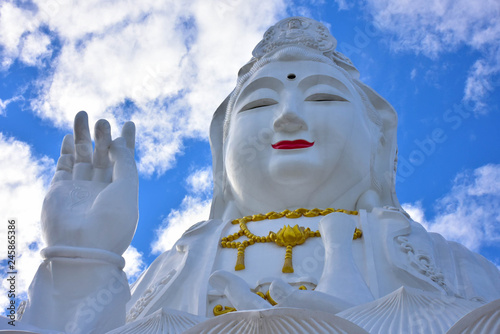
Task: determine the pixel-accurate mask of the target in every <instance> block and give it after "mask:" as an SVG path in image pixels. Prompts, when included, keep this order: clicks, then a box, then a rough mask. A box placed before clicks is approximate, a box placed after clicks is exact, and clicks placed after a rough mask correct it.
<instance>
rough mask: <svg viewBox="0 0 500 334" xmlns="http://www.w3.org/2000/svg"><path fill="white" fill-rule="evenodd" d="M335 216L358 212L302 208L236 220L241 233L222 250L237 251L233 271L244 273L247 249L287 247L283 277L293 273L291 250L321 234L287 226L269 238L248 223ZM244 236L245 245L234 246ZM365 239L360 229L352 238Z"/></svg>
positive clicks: (231, 237) (223, 243)
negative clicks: (258, 245)
mask: <svg viewBox="0 0 500 334" xmlns="http://www.w3.org/2000/svg"><path fill="white" fill-rule="evenodd" d="M333 212H342V213H345V214H348V215H357V214H358V212H357V211H349V210H343V209H332V208H328V209H325V210H320V209H312V210H308V209H304V208H300V209H297V210H294V211H290V210H285V211H282V212H274V211H271V212H268V213H266V214H265V215H264V214H257V215H253V216H245V217H243V218H239V219H235V220H233V221H232V224H234V225H236V224H239V225H240V230H239V231H238V232H236V233H234V234H230V235H228V236H227V237H224V238H222V240H221V246H222V248H236V249H237V250H238V253H237V258H236V266H235V267H234V270H243V269H245V249H246V248H247V247H248V246H251V245H253V244H255V243H256V242H257V243H264V242H274V243H275V244H276V245H278V246H281V247H286V252H285V263H284V265H283V269H282V272H283V273H293V263H292V249H293V247H295V246H297V245H302V244H303V243H304V242H305V241H306V240H307V239H308V238H312V237H320V236H321V234H320V233H319V231H311V229H310V228H304V227H302V226H298V225H295V226H294V227H290V225H285V226H283V228H281V229H280V230H279V231H278V232H277V233H275V232H273V231H270V232H269V234H268V235H267V236H256V235H255V234H253V233H252V232H250V230H249V229H248V227H247V223H248V222H251V221H261V220H265V219H279V218H283V217H286V218H291V219H294V218H299V217H318V216H326V215H328V214H330V213H333ZM243 235H245V236H246V237H247V240H245V241H243V242H235V241H233V240H236V239H238V238H239V237H241V236H243ZM361 236H362V232H361V230H360V229H358V228H356V230H355V231H354V235H353V240H356V239H358V238H360V237H361Z"/></svg>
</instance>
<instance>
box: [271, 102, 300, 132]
mask: <svg viewBox="0 0 500 334" xmlns="http://www.w3.org/2000/svg"><path fill="white" fill-rule="evenodd" d="M274 130H275V131H276V132H296V131H301V130H307V124H306V122H305V121H304V119H303V118H302V117H301V116H300V115H299V114H297V112H296V111H295V110H294V109H293V108H289V107H288V108H286V109H285V110H284V111H283V112H282V113H281V114H280V115H278V117H277V118H276V120H275V121H274Z"/></svg>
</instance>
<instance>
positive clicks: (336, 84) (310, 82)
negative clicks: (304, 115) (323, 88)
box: [298, 74, 352, 96]
mask: <svg viewBox="0 0 500 334" xmlns="http://www.w3.org/2000/svg"><path fill="white" fill-rule="evenodd" d="M320 84H323V85H328V86H331V87H332V88H335V89H338V90H339V91H340V92H342V93H344V94H347V95H348V96H352V93H351V91H350V90H349V88H347V86H346V85H345V84H344V83H343V82H342V81H340V80H339V79H336V78H334V77H331V76H329V75H323V74H314V75H310V76H308V77H305V78H304V79H302V80H301V81H300V82H299V85H298V87H299V88H300V89H302V90H306V89H308V88H310V87H313V86H316V85H320Z"/></svg>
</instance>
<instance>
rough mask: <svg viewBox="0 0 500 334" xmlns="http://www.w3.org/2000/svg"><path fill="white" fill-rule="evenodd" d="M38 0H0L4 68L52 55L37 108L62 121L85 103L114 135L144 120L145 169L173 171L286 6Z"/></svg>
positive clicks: (277, 0)
mask: <svg viewBox="0 0 500 334" xmlns="http://www.w3.org/2000/svg"><path fill="white" fill-rule="evenodd" d="M33 2H34V4H35V6H34V8H30V9H27V8H19V7H16V5H14V2H5V3H4V4H3V5H1V7H0V10H1V14H2V20H1V21H2V23H1V24H0V43H2V45H1V46H2V47H3V51H2V53H3V54H2V55H3V56H4V57H5V59H6V60H5V61H4V63H5V64H4V65H3V68H7V67H8V66H10V64H12V62H13V61H14V60H16V59H18V60H19V61H21V62H24V63H25V64H27V65H33V66H36V65H39V64H41V60H42V59H46V63H48V64H46V66H48V69H49V70H47V71H44V72H43V74H42V75H41V76H40V77H39V78H38V81H37V85H36V86H37V87H38V94H37V95H36V96H35V97H34V99H33V100H32V101H31V106H32V109H33V110H34V111H35V112H36V113H37V114H38V115H39V116H40V117H41V118H43V119H46V120H50V121H51V122H52V123H53V124H55V125H56V126H58V127H63V128H69V127H70V125H71V123H72V119H73V117H74V115H75V113H76V112H77V111H79V110H82V109H83V110H86V111H87V112H88V113H89V116H90V121H91V122H93V121H96V120H97V119H99V118H107V119H108V120H110V123H111V125H112V126H113V128H114V129H115V130H114V131H115V133H118V125H120V124H123V122H124V121H125V120H128V119H131V120H133V121H134V122H136V124H137V134H138V137H137V139H138V145H137V148H138V158H139V171H140V172H141V173H143V174H144V175H152V174H159V175H160V174H162V173H163V172H165V171H166V170H167V169H169V168H170V167H171V166H172V165H173V162H174V159H175V156H176V154H178V153H179V152H181V151H182V149H183V140H184V139H185V138H192V137H196V138H203V139H206V138H207V135H208V124H209V122H210V119H211V115H212V114H213V112H214V111H215V109H216V108H217V106H218V104H219V103H220V102H221V101H223V100H224V98H225V96H226V95H227V94H228V93H229V92H230V91H231V89H232V87H233V86H234V84H235V81H236V73H237V71H238V69H239V67H240V66H242V65H243V64H244V63H245V62H246V61H248V60H249V59H250V56H251V50H252V48H253V46H254V45H255V44H256V43H257V42H258V41H259V40H260V38H261V37H262V34H263V32H264V31H265V29H266V28H267V27H268V26H269V25H270V24H272V23H274V22H275V21H276V20H277V19H278V18H279V17H281V16H282V15H284V14H285V9H286V6H285V4H284V1H283V0H273V1H265V2H261V1H258V0H248V1H243V0H222V1H215V0H208V1H207V0H193V1H189V2H182V1H174V0H170V1H153V0H148V1H141V2H140V3H138V2H134V3H132V2H129V1H112V2H109V1H108V2H102V1H97V0H92V1H83V0H82V1H74V2H71V3H69V2H57V1H55V2H51V5H50V6H49V5H48V3H46V2H44V1H41V0H35V1H33ZM49 42H50V43H49ZM52 54H54V55H56V56H54V57H52V58H53V59H50V61H49V60H47V59H48V58H50V57H49V56H50V55H52Z"/></svg>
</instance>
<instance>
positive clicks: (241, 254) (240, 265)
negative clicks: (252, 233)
mask: <svg viewBox="0 0 500 334" xmlns="http://www.w3.org/2000/svg"><path fill="white" fill-rule="evenodd" d="M243 269H245V246H244V245H242V244H241V245H240V246H239V247H238V256H237V257H236V266H235V267H234V270H235V271H238V270H243Z"/></svg>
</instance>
